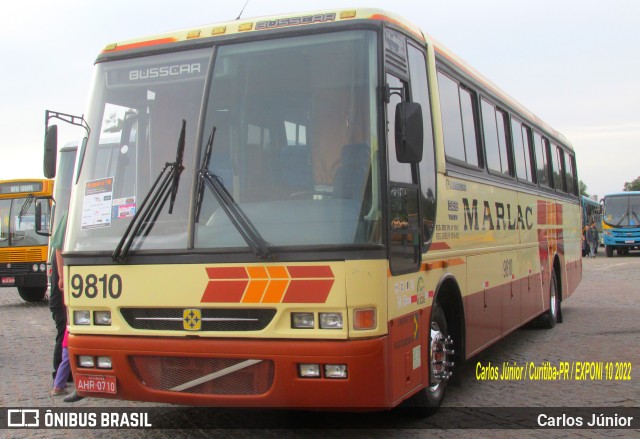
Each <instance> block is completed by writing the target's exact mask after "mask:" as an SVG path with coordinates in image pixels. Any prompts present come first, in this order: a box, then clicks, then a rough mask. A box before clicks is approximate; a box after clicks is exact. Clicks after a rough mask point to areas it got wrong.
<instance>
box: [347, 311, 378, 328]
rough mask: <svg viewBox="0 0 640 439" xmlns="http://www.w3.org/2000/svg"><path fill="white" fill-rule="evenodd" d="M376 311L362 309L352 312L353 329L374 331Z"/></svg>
mask: <svg viewBox="0 0 640 439" xmlns="http://www.w3.org/2000/svg"><path fill="white" fill-rule="evenodd" d="M376 324H377V323H376V309H375V308H363V309H356V310H355V311H353V329H360V330H363V329H375V328H376Z"/></svg>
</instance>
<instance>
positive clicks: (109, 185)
mask: <svg viewBox="0 0 640 439" xmlns="http://www.w3.org/2000/svg"><path fill="white" fill-rule="evenodd" d="M112 202H113V177H108V178H101V179H100V180H92V181H88V182H87V183H86V185H85V188H84V201H83V202H82V223H81V227H82V228H83V229H97V228H103V227H110V226H111V207H112Z"/></svg>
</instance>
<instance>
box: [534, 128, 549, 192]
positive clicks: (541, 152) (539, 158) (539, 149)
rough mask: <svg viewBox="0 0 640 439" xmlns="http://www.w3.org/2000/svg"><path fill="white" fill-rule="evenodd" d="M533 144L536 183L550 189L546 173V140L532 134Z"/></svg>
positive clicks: (535, 133)
mask: <svg viewBox="0 0 640 439" xmlns="http://www.w3.org/2000/svg"><path fill="white" fill-rule="evenodd" d="M533 143H534V145H535V150H536V182H537V183H538V184H540V185H541V186H547V187H550V185H551V181H550V179H549V172H548V169H549V168H548V158H547V150H546V143H547V141H546V139H543V138H542V135H541V134H540V133H538V132H534V133H533Z"/></svg>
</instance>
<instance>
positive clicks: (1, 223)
mask: <svg viewBox="0 0 640 439" xmlns="http://www.w3.org/2000/svg"><path fill="white" fill-rule="evenodd" d="M35 219H36V216H35V203H34V202H33V199H29V198H26V197H25V198H14V199H4V200H0V247H28V246H40V245H47V244H48V241H49V239H48V237H47V236H43V235H38V234H36V231H35ZM43 223H44V225H46V224H48V218H44V219H43Z"/></svg>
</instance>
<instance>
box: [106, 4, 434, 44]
mask: <svg viewBox="0 0 640 439" xmlns="http://www.w3.org/2000/svg"><path fill="white" fill-rule="evenodd" d="M359 19H369V20H380V21H387V22H390V23H394V24H396V25H398V26H400V27H403V28H404V29H405V30H407V31H409V32H410V33H412V34H414V36H415V37H416V38H420V39H422V35H423V34H422V32H421V31H420V29H419V28H418V27H417V26H415V25H413V24H411V23H409V22H408V21H406V20H405V19H403V18H401V17H399V16H398V15H395V14H393V13H390V12H387V11H383V10H380V9H373V8H358V9H354V8H351V9H331V10H322V11H310V12H297V13H287V14H280V15H271V16H264V17H254V18H247V19H240V20H231V21H226V22H221V23H215V24H207V25H202V26H197V27H193V28H189V29H182V30H177V31H171V32H167V33H163V34H156V35H151V36H145V37H141V38H136V39H131V40H126V41H122V42H117V43H113V44H108V45H107V46H106V47H105V48H104V50H103V51H102V54H108V53H114V52H118V51H126V50H133V49H142V48H151V47H153V46H158V45H167V44H173V43H179V42H185V41H194V40H199V39H200V40H202V39H206V38H212V37H221V36H228V35H234V34H250V33H261V32H268V31H272V30H275V29H283V28H289V27H301V26H314V25H318V24H323V23H334V22H342V21H350V20H359Z"/></svg>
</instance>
